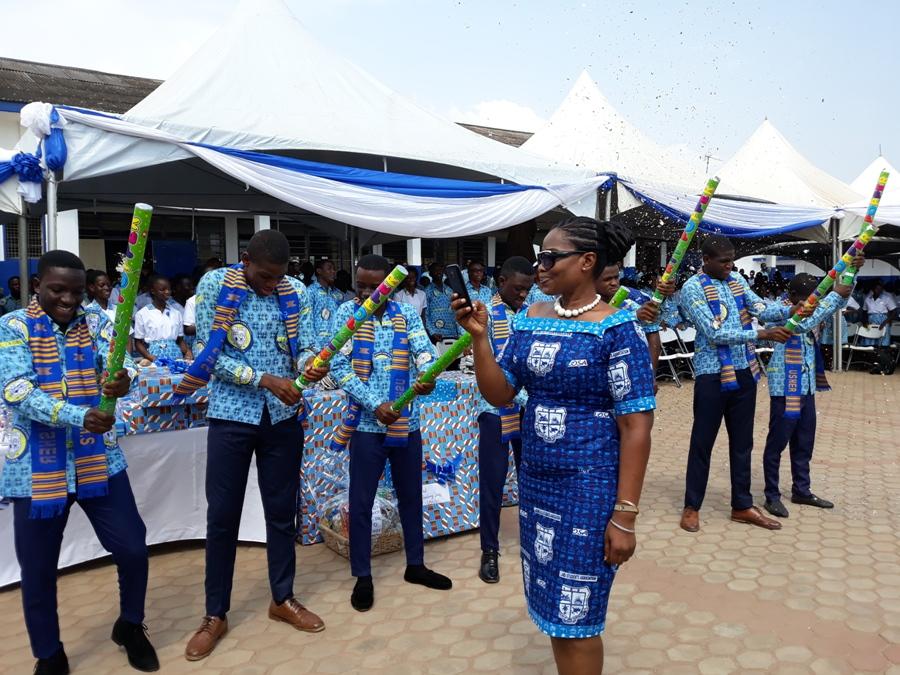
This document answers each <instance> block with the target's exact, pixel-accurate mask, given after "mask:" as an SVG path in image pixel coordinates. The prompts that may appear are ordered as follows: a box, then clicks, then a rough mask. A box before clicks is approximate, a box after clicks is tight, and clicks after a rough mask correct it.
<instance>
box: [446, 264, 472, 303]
mask: <svg viewBox="0 0 900 675" xmlns="http://www.w3.org/2000/svg"><path fill="white" fill-rule="evenodd" d="M444 277H445V278H446V279H447V285H448V286H449V287H450V290H451V291H453V292H454V293H456V295H457V296H458V297H460V298H462V299H463V300H465V301H466V304H467V305H468V306H469V307H471V306H472V299H471V298H470V297H469V291H467V290H466V280H465V279H463V275H462V270H460V269H459V265H447V266H446V267H445V268H444Z"/></svg>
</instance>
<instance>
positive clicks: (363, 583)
mask: <svg viewBox="0 0 900 675" xmlns="http://www.w3.org/2000/svg"><path fill="white" fill-rule="evenodd" d="M350 604H351V605H353V609H355V610H356V611H357V612H368V611H369V610H370V609H372V605H373V604H375V586H374V585H373V584H372V577H359V578H358V579H357V580H356V586H354V587H353V593H352V594H351V595H350Z"/></svg>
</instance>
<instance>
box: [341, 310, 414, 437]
mask: <svg viewBox="0 0 900 675" xmlns="http://www.w3.org/2000/svg"><path fill="white" fill-rule="evenodd" d="M355 302H356V305H357V307H358V306H359V301H358V300H356V301H355ZM386 311H387V315H388V317H389V318H390V320H391V323H392V324H393V326H394V338H393V343H392V345H391V367H390V373H391V382H390V391H389V392H388V399H389V400H391V401H394V400H396V399H397V398H399V397H400V395H401V394H403V392H404V391H406V390H407V388H408V387H409V333H408V331H407V326H406V317H404V316H403V313H402V312H401V311H400V305H398V304H397V303H396V302H394V301H393V300H389V301H388V303H387V309H386ZM377 320H379V319H377V317H372V318H370V319H369V320H368V321H366V322H365V323H364V324H363V325H361V326H360V327H359V328H358V329H357V330H356V332H355V333H354V334H353V355H352V357H351V358H352V365H353V374H354V375H356V376H357V377H358V378H359V379H360V381H361V382H368V381H369V377H370V376H371V375H372V357H373V356H374V349H375V321H377ZM348 401H349V405H348V406H347V414H346V416H345V417H344V420H343V422H341V425H340V426H339V427H338V429H337V431H335V432H334V436H332V438H331V449H332V450H344V449H346V447H347V444H348V443H349V442H350V438H351V437H352V436H353V432H354V431H356V428H357V427H358V426H359V420H360V418H361V417H362V406H360V405H359V403H357V402H356V401H354V400H353V399H352V398H350V399H348ZM408 437H409V408H408V407H407V408H404V409H403V411H402V412H401V413H400V418H399V419H398V420H397V421H396V422H394V423H393V424H392V425H391V426H389V427H388V429H387V434H386V435H385V440H384V444H385V445H388V446H401V445H404V444H405V443H406V442H407V438H408Z"/></svg>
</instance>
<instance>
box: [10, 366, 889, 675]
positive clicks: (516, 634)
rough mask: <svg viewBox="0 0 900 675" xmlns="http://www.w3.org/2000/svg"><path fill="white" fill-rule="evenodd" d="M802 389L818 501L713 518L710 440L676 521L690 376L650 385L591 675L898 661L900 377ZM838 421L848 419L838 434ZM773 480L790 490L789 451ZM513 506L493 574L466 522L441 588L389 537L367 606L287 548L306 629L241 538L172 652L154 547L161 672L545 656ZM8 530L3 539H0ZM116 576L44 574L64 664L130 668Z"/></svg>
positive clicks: (168, 561) (439, 559)
mask: <svg viewBox="0 0 900 675" xmlns="http://www.w3.org/2000/svg"><path fill="white" fill-rule="evenodd" d="M829 379H830V381H831V383H832V386H833V387H834V390H833V391H832V392H831V393H829V394H823V395H820V396H819V397H818V398H817V405H818V409H819V416H818V427H819V432H818V442H817V446H816V452H815V455H814V457H813V465H812V480H813V490H814V491H815V492H816V493H817V494H820V495H822V496H823V497H825V498H828V499H831V500H833V501H834V502H835V503H836V508H835V509H834V510H830V511H821V510H818V509H815V508H812V507H805V506H800V505H797V504H791V503H790V502H789V497H788V498H787V499H786V500H785V504H786V506H787V507H788V509H789V511H790V517H789V518H787V519H786V520H784V521H783V524H784V529H782V530H781V531H779V532H766V531H763V530H759V529H756V528H749V527H747V526H740V525H736V524H733V523H731V522H729V519H728V517H729V506H728V500H729V480H728V453H727V438H726V435H725V431H724V428H723V429H722V431H721V432H720V435H719V439H718V442H717V444H716V450H715V452H714V455H713V462H712V471H711V474H710V483H709V489H708V492H707V500H706V503H705V504H704V508H703V510H702V511H701V527H702V529H701V531H700V532H699V533H697V534H688V533H686V532H683V531H681V530H680V529H679V528H678V517H679V514H680V507H681V503H682V498H683V489H684V468H685V462H686V457H687V442H688V437H689V434H690V424H689V420H690V418H691V384H690V382H687V383H686V384H685V387H684V388H683V389H680V390H679V389H676V388H674V387H673V386H671V385H669V384H663V385H662V386H661V391H660V397H659V406H660V408H659V411H658V413H657V418H656V424H655V427H654V431H653V438H654V447H653V453H652V457H651V461H650V468H649V471H648V475H647V480H646V485H645V489H644V494H643V497H642V499H641V515H640V517H639V518H638V550H637V554H636V556H635V558H634V560H632V561H631V562H629V563H628V564H626V565H624V566H623V567H622V569H621V570H620V572H619V575H618V579H617V581H616V584H615V585H614V587H613V593H612V597H611V600H610V605H609V616H608V621H607V630H606V634H605V636H604V642H605V647H606V668H605V672H607V673H629V674H631V673H653V675H658V674H666V673H671V674H673V675H678V674H680V673H698V672H699V673H777V674H779V675H791V674H792V673H807V674H808V673H814V674H816V675H827V674H832V673H839V674H844V673H860V672H862V673H864V672H876V673H887V674H888V675H900V543H898V537H897V532H900V516H898V514H900V453H898V442H897V438H898V433H897V431H896V430H897V429H900V396H898V394H900V375H898V376H893V377H875V376H870V375H868V374H866V373H862V372H854V373H850V374H845V373H840V374H829ZM768 413H769V402H768V392H767V391H766V389H765V380H763V381H762V382H761V383H760V391H759V398H758V405H757V413H756V429H755V438H754V440H755V445H754V455H753V457H754V458H753V487H754V495H755V497H756V499H757V503H759V504H761V503H762V496H761V492H762V472H761V463H762V448H763V446H764V443H765V437H766V431H767V426H768ZM851 432H852V433H851ZM781 481H782V490H783V491H784V492H787V493H788V494H789V493H790V470H789V464H788V458H787V453H785V456H784V457H783V461H782V472H781ZM516 516H517V514H516V510H515V509H514V508H509V509H504V512H503V518H502V527H501V542H502V551H501V553H502V554H503V555H502V557H501V558H500V569H501V574H502V581H501V583H499V584H497V585H493V586H488V585H485V584H483V583H482V582H481V581H480V580H479V579H478V576H477V572H478V562H479V543H478V535H477V533H470V534H465V535H459V536H453V537H448V538H445V539H441V540H436V541H432V542H429V543H428V544H427V545H426V559H427V562H428V564H429V565H430V566H432V567H433V568H434V569H436V570H438V571H440V572H443V573H445V574H448V575H449V576H450V577H451V578H452V579H453V582H454V587H453V590H451V591H449V592H447V593H442V592H439V591H430V590H426V589H422V588H421V587H418V586H412V585H410V584H406V583H404V582H403V578H402V575H403V567H404V560H403V555H402V553H397V554H390V555H387V556H379V557H377V558H375V559H374V561H373V573H374V581H375V607H374V608H373V609H372V611H370V612H368V613H366V614H359V613H357V612H355V611H354V610H353V609H352V608H351V607H350V591H351V590H352V588H353V579H352V578H351V577H350V573H349V568H348V564H347V562H346V561H345V560H344V559H342V558H339V557H337V556H336V555H335V554H333V553H332V552H331V551H329V550H328V549H327V548H325V547H324V546H323V545H316V546H311V547H299V548H298V556H297V572H298V573H297V583H296V591H297V595H298V597H299V598H300V599H301V601H302V602H303V603H304V604H306V605H307V606H308V607H309V608H310V609H312V610H313V611H315V612H317V613H318V614H320V615H321V616H322V617H323V619H324V620H325V622H326V626H327V628H326V630H325V631H324V632H322V633H320V634H317V635H309V634H306V633H301V632H298V631H295V630H293V629H292V628H290V627H289V626H286V625H285V624H277V623H274V622H271V621H269V619H268V618H267V616H266V609H267V606H268V602H269V599H268V595H267V594H268V582H267V579H266V556H265V548H264V547H262V546H256V545H246V546H245V545H242V546H241V547H240V548H239V551H238V559H237V567H236V573H235V583H234V594H233V598H232V608H233V609H232V612H231V614H230V616H229V623H230V632H229V634H228V636H227V637H226V638H225V639H224V640H223V641H222V642H221V643H220V645H219V647H218V648H217V649H216V651H215V652H214V653H213V655H212V656H211V657H210V658H209V659H207V660H206V661H204V662H197V663H189V662H187V661H185V660H184V656H183V652H184V645H185V643H186V641H187V639H188V638H189V637H190V635H191V634H192V633H193V631H194V629H196V627H197V625H198V624H199V621H200V617H201V615H202V611H203V560H204V552H203V547H202V544H200V543H188V544H176V545H169V546H163V547H155V548H154V549H153V551H152V557H151V560H150V584H149V590H148V598H147V623H148V624H149V626H150V630H151V637H152V639H153V641H154V644H155V645H156V647H157V649H158V651H159V655H160V660H161V661H162V672H163V673H200V672H202V673H212V674H222V675H262V674H263V673H265V674H267V675H268V674H273V675H280V674H285V675H288V674H290V675H294V674H295V673H366V674H367V675H369V674H377V673H385V674H387V673H390V674H391V675H405V674H407V673H409V674H410V675H416V674H419V673H436V674H442V675H450V674H453V673H470V672H498V673H500V672H503V673H506V672H512V673H516V675H532V674H533V675H539V674H541V673H555V668H554V666H553V657H552V655H551V652H550V644H549V640H548V639H547V638H546V637H545V636H543V635H541V634H540V633H539V632H538V631H537V629H536V628H535V627H534V625H533V624H532V623H531V621H530V620H529V619H528V617H527V614H526V611H525V603H524V598H523V595H522V577H521V566H520V563H519V557H518V547H517V517H516ZM9 543H10V545H11V542H9ZM115 589H116V575H115V569H114V568H113V567H112V566H111V565H110V564H109V563H108V561H100V562H98V563H93V564H89V565H85V566H81V567H78V568H75V569H73V570H69V571H66V572H65V573H63V574H62V575H61V576H60V580H59V603H60V620H61V626H62V637H63V641H64V642H65V644H66V650H67V652H68V654H69V658H70V661H71V664H72V667H73V672H74V673H85V674H90V675H105V674H106V673H110V674H112V673H122V672H128V669H127V665H126V662H125V657H124V655H123V653H122V652H121V651H120V650H119V649H118V648H117V647H116V646H115V645H113V644H112V643H111V642H110V641H109V628H110V626H111V625H112V623H113V622H114V621H115V618H116V613H117V612H116V606H117V603H116V599H115ZM21 611H22V610H21V597H20V594H19V591H18V589H17V588H11V589H6V590H3V591H0V634H2V635H3V638H4V639H3V640H2V641H0V664H2V665H0V671H2V672H3V673H10V674H11V675H16V674H18V673H22V674H26V673H30V672H31V668H32V663H33V661H32V658H31V654H30V650H29V648H28V639H27V635H26V633H25V629H24V623H23V621H22V614H21Z"/></svg>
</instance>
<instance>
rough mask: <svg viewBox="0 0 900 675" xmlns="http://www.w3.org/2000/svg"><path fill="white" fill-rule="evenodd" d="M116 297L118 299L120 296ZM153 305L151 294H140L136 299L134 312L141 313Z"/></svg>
mask: <svg viewBox="0 0 900 675" xmlns="http://www.w3.org/2000/svg"><path fill="white" fill-rule="evenodd" d="M110 297H112V296H110ZM116 297H118V295H116ZM152 304H153V298H151V297H150V294H149V293H138V295H137V297H136V298H135V299H134V311H136V312H139V311H141V310H142V309H144V307H146V306H147V305H152Z"/></svg>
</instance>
